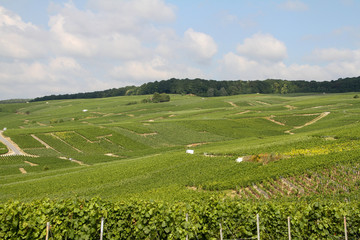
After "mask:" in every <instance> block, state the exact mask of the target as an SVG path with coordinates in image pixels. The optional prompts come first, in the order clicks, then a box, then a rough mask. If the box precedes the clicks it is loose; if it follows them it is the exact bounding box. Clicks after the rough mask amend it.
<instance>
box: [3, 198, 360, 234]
mask: <svg viewBox="0 0 360 240" xmlns="http://www.w3.org/2000/svg"><path fill="white" fill-rule="evenodd" d="M359 207H360V206H359V203H357V202H356V203H355V202H351V203H336V204H335V203H333V202H318V201H314V202H313V203H306V202H296V203H289V202H282V203H274V202H265V203H258V202H238V201H224V200H218V199H209V200H208V201H206V203H203V202H196V201H195V202H192V203H188V204H184V203H175V204H171V205H169V204H166V203H163V202H143V201H129V202H105V201H102V200H100V199H91V200H82V199H74V200H62V201H52V200H49V199H45V200H40V201H34V202H31V203H20V202H18V201H15V202H7V203H5V204H2V205H0V213H1V217H0V225H1V227H0V230H1V231H0V237H1V239H14V238H17V237H18V236H22V238H24V239H44V238H45V236H46V224H47V222H49V223H50V224H51V229H50V234H49V235H50V239H99V238H100V227H101V218H104V219H105V221H104V229H103V233H104V234H103V239H186V238H188V239H219V238H220V231H221V236H222V237H223V239H244V238H245V239H257V236H260V237H261V239H287V237H288V222H287V219H288V217H290V225H291V236H292V238H294V239H344V235H345V228H344V217H346V221H347V222H346V225H347V227H346V236H347V237H349V239H358V238H359V237H360V234H359V232H358V229H359V227H360V219H359V217H358V216H359V214H360V211H359V209H360V208H359ZM34 208H35V209H36V211H34ZM257 214H259V224H258V225H259V228H257V218H256V215H257ZM220 228H221V230H220ZM258 234H259V235H258Z"/></svg>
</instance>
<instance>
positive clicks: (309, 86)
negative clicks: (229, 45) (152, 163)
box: [32, 76, 360, 101]
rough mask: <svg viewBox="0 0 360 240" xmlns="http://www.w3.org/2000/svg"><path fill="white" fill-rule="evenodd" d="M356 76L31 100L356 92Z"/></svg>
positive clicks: (163, 86) (174, 83)
mask: <svg viewBox="0 0 360 240" xmlns="http://www.w3.org/2000/svg"><path fill="white" fill-rule="evenodd" d="M359 91H360V76H359V77H353V78H339V79H338V80H332V81H324V82H317V81H305V80H295V81H289V80H281V79H267V80H254V81H244V80H237V81H217V80H205V79H200V78H196V79H188V78H186V79H177V78H171V79H168V80H162V81H155V82H149V83H144V84H143V85H141V86H126V87H121V88H112V89H108V90H104V91H95V92H86V93H75V94H60V95H50V96H44V97H38V98H35V99H33V100H32V101H47V100H57V99H79V98H104V97H115V96H130V95H148V94H154V93H156V92H157V93H166V94H194V95H197V96H202V97H216V96H228V95H237V94H250V93H264V94H288V93H323V92H324V93H343V92H359Z"/></svg>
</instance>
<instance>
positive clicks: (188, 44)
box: [184, 28, 217, 62]
mask: <svg viewBox="0 0 360 240" xmlns="http://www.w3.org/2000/svg"><path fill="white" fill-rule="evenodd" d="M184 44H185V48H187V49H188V50H189V51H190V54H191V55H194V56H195V57H196V58H197V59H198V61H200V62H203V61H205V62H206V61H208V60H210V59H211V58H212V57H213V56H214V55H215V54H216V52H217V45H216V43H215V41H214V39H213V38H212V37H211V36H210V35H207V34H205V33H202V32H196V31H194V30H193V29H192V28H189V29H188V30H186V32H185V34H184Z"/></svg>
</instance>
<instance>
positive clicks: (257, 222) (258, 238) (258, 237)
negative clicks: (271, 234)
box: [256, 214, 260, 240]
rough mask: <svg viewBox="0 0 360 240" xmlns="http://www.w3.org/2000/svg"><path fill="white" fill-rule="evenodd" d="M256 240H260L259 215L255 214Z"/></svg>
mask: <svg viewBox="0 0 360 240" xmlns="http://www.w3.org/2000/svg"><path fill="white" fill-rule="evenodd" d="M256 228H257V240H260V220H259V214H256Z"/></svg>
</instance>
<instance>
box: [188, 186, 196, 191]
mask: <svg viewBox="0 0 360 240" xmlns="http://www.w3.org/2000/svg"><path fill="white" fill-rule="evenodd" d="M186 188H187V189H190V190H193V191H197V190H198V188H197V187H194V186H187V187H186Z"/></svg>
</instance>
